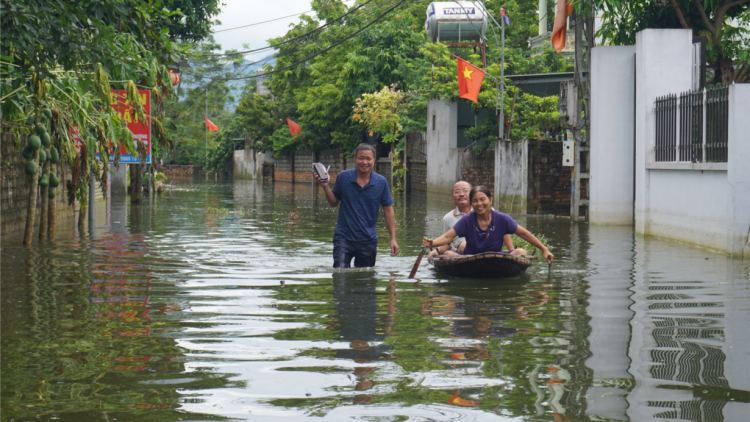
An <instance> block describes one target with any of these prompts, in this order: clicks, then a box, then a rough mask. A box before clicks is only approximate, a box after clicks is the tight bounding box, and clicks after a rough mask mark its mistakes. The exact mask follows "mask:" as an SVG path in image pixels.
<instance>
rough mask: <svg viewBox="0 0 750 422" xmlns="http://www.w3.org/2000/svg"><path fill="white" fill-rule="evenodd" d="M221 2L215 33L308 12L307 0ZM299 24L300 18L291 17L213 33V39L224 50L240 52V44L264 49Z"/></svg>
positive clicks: (255, 56) (239, 0)
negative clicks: (229, 29) (290, 27)
mask: <svg viewBox="0 0 750 422" xmlns="http://www.w3.org/2000/svg"><path fill="white" fill-rule="evenodd" d="M223 3H224V6H222V7H221V13H220V14H219V16H218V17H217V19H218V20H219V21H221V25H218V26H214V28H213V29H214V31H220V30H222V29H227V28H234V27H237V26H242V25H248V24H252V23H256V22H262V21H267V20H270V19H276V18H280V17H282V16H288V15H292V14H297V13H301V12H307V11H309V10H310V9H311V6H310V0H223ZM308 15H312V13H308ZM298 21H299V16H292V17H289V18H285V19H281V20H277V21H274V22H268V23H263V24H260V25H255V26H250V27H247V28H240V29H234V30H231V31H226V32H218V33H214V39H215V40H216V42H217V43H219V44H221V48H222V49H223V50H230V49H236V50H243V49H244V47H243V44H249V47H250V48H251V49H253V48H258V47H265V46H267V45H268V42H267V41H266V40H268V39H269V38H274V37H278V36H281V35H284V34H285V33H286V32H287V31H288V30H289V25H290V24H291V23H296V22H298ZM269 54H270V52H269V51H267V50H266V51H262V52H260V53H258V54H256V55H252V54H250V55H248V56H246V58H247V59H248V60H251V61H254V60H258V59H261V58H263V57H265V56H267V55H269Z"/></svg>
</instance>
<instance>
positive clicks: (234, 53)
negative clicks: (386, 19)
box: [207, 0, 374, 57]
mask: <svg viewBox="0 0 750 422" xmlns="http://www.w3.org/2000/svg"><path fill="white" fill-rule="evenodd" d="M373 1H374V0H367V1H366V2H364V3H362V4H360V5H359V6H357V7H355V8H354V9H351V10H349V11H348V12H346V13H344V14H343V15H341V16H339V17H337V18H335V19H333V20H331V21H328V22H326V23H325V24H324V25H321V26H319V27H317V28H315V29H313V30H311V31H308V32H306V33H304V34H301V35H297V36H296V37H292V38H290V39H288V40H284V41H281V42H278V43H276V44H272V45H269V46H266V47H260V48H256V49H252V50H246V51H236V52H233V53H220V54H207V56H214V57H219V56H226V57H230V56H240V55H245V54H247V53H252V52H255V51H261V50H268V49H270V48H275V47H276V46H279V45H283V44H288V43H290V42H292V41H294V40H298V39H300V38H303V37H306V36H308V35H310V34H312V33H314V32H317V31H320V30H321V29H323V28H326V27H328V26H329V25H330V24H332V23H334V22H337V21H339V20H341V19H343V18H345V17H346V16H348V15H350V14H352V13H354V12H355V11H357V10H359V9H361V8H362V7H364V6H366V5H368V4H370V3H372V2H373Z"/></svg>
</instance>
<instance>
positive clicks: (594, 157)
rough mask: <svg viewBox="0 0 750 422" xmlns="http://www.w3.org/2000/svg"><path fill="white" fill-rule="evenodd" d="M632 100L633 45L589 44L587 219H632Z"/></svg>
mask: <svg viewBox="0 0 750 422" xmlns="http://www.w3.org/2000/svg"><path fill="white" fill-rule="evenodd" d="M634 105H635V47H634V46H609V47H595V48H594V49H593V51H592V64H591V150H590V154H591V155H590V158H591V160H590V162H591V171H590V176H591V178H590V180H589V189H590V192H589V198H590V202H589V222H590V223H591V224H599V225H621V226H630V225H632V224H633V193H634V192H633V190H634V183H633V177H634V173H633V171H634V169H633V165H634V163H633V159H634V155H635V110H634Z"/></svg>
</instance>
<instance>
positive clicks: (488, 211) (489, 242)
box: [422, 185, 555, 264]
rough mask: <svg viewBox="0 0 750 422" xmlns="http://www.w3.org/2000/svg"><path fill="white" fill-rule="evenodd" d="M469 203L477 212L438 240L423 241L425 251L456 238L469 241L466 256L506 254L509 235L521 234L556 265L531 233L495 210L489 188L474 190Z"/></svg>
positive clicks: (523, 253) (553, 257) (547, 251)
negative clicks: (484, 253)
mask: <svg viewBox="0 0 750 422" xmlns="http://www.w3.org/2000/svg"><path fill="white" fill-rule="evenodd" d="M469 203H470V204H471V206H472V208H473V209H474V212H472V213H469V214H467V215H465V216H463V217H462V218H461V219H460V220H459V221H458V222H457V223H456V224H455V225H454V226H453V228H451V229H450V230H448V232H447V233H445V234H443V235H442V236H440V237H438V238H437V239H428V238H426V237H425V238H423V239H422V247H427V248H432V247H440V246H444V245H449V244H450V243H451V242H452V241H453V240H454V239H455V238H456V237H459V236H460V237H464V238H466V245H465V247H464V250H463V253H462V255H475V254H479V253H482V252H502V251H503V238H504V237H505V235H510V234H513V233H515V234H517V235H518V237H520V238H521V239H524V240H526V241H527V242H529V243H530V244H531V245H532V246H534V247H536V248H537V249H539V250H540V251H541V252H542V256H544V257H545V258H546V259H547V262H548V263H550V264H551V263H552V262H553V261H554V259H555V256H554V255H552V252H550V251H549V249H548V248H547V247H546V246H545V245H543V244H542V242H540V241H539V239H537V238H536V236H534V235H533V234H531V232H530V231H528V230H526V229H525V228H523V227H521V225H519V224H518V223H516V222H515V221H514V220H513V219H512V218H511V217H510V216H509V215H507V214H504V213H501V212H499V211H496V210H493V209H492V193H491V192H490V190H489V189H488V188H487V187H486V186H481V185H479V186H474V187H473V188H472V189H471V191H470V192H469ZM510 255H526V251H525V250H523V249H515V250H513V251H512V252H510Z"/></svg>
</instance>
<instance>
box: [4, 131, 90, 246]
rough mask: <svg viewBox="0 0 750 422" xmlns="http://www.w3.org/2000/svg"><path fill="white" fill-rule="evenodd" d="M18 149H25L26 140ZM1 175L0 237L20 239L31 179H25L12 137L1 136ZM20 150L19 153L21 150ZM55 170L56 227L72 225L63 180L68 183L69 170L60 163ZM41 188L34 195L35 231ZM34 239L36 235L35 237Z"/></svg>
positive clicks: (22, 163)
mask: <svg viewBox="0 0 750 422" xmlns="http://www.w3.org/2000/svg"><path fill="white" fill-rule="evenodd" d="M20 144H21V146H22V148H23V146H24V145H26V138H25V137H23V138H22V139H21V143H20ZM1 148H2V149H1V151H2V161H3V162H2V165H1V166H0V168H2V171H1V172H0V179H2V180H1V181H0V200H1V201H2V202H1V203H0V209H1V210H2V212H0V234H1V235H2V236H4V237H5V236H10V235H20V234H21V233H23V231H24V229H25V227H26V215H27V208H28V206H29V183H30V182H31V177H29V176H28V175H26V163H27V160H26V159H25V158H23V157H22V156H21V151H19V150H17V149H16V144H15V138H14V136H13V134H10V133H3V134H2V145H1ZM22 148H21V149H22ZM54 167H55V171H56V173H57V177H58V179H59V180H60V186H58V187H57V191H58V193H57V195H56V196H55V199H54V201H55V211H56V221H57V226H58V227H60V225H61V224H65V223H66V221H67V222H71V224H73V223H72V220H73V217H74V215H75V208H74V206H73V205H68V191H67V188H66V187H65V186H66V183H65V182H66V180H70V177H71V176H70V175H71V171H70V167H69V166H68V165H64V164H63V163H62V160H61V162H60V163H58V164H57V165H56V166H54ZM39 192H41V188H39V190H38V191H37V201H36V204H37V208H36V217H35V220H34V221H35V222H36V223H35V226H37V227H38V223H39V212H40V209H41V202H42V201H41V195H40V194H39ZM35 236H36V235H35Z"/></svg>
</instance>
